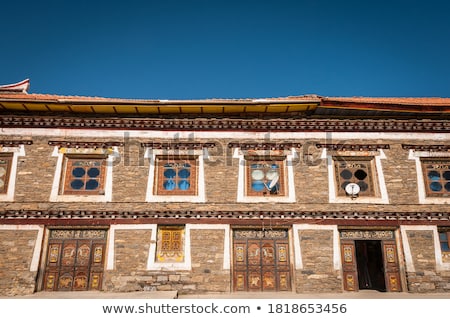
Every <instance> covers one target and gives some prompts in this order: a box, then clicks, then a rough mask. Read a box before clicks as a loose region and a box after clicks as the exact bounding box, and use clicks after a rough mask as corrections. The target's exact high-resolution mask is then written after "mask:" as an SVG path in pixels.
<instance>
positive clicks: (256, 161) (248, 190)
mask: <svg viewBox="0 0 450 319" xmlns="http://www.w3.org/2000/svg"><path fill="white" fill-rule="evenodd" d="M244 159H245V195H246V196H251V197H261V196H263V197H283V196H285V195H286V180H285V175H286V173H285V165H286V156H251V155H249V156H244ZM274 164H275V165H278V166H279V169H278V171H279V181H278V183H277V184H279V191H278V192H277V193H274V194H273V193H271V192H270V191H269V192H267V190H266V189H264V191H261V192H258V191H255V190H253V189H252V168H251V166H252V165H264V166H266V165H268V166H269V167H270V165H274ZM266 169H267V170H269V171H270V168H268V167H264V168H263V169H262V170H263V171H264V173H265V174H264V177H263V178H262V179H263V180H264V181H263V183H264V186H266V184H267V183H268V182H269V180H268V179H267V177H266V174H267V172H265V170H266ZM259 170H261V169H259Z"/></svg>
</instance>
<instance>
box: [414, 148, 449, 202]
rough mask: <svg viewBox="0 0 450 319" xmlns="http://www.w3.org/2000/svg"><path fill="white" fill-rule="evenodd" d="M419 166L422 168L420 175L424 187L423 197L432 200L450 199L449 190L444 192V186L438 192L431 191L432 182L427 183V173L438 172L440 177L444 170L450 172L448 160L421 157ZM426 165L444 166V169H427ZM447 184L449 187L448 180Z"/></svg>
mask: <svg viewBox="0 0 450 319" xmlns="http://www.w3.org/2000/svg"><path fill="white" fill-rule="evenodd" d="M433 162H434V163H433ZM438 162H440V163H438ZM420 164H421V166H422V173H423V174H422V178H423V183H424V186H425V195H426V196H427V197H434V198H448V197H450V190H447V191H446V190H445V186H443V187H442V189H441V190H440V191H433V190H432V189H431V184H432V183H434V182H433V181H431V182H429V180H428V173H429V172H430V171H431V170H434V171H438V172H439V175H440V176H442V174H443V172H444V170H447V171H450V158H439V157H438V158H435V157H421V158H420ZM428 165H438V166H446V167H433V168H430V169H428V168H427V166H428ZM447 184H449V185H450V179H449V180H447Z"/></svg>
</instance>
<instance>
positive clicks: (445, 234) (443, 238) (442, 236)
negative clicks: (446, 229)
mask: <svg viewBox="0 0 450 319" xmlns="http://www.w3.org/2000/svg"><path fill="white" fill-rule="evenodd" d="M439 240H440V241H447V233H439Z"/></svg>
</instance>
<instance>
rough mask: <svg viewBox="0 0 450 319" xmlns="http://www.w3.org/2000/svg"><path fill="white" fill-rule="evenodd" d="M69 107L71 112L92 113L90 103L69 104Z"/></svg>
mask: <svg viewBox="0 0 450 319" xmlns="http://www.w3.org/2000/svg"><path fill="white" fill-rule="evenodd" d="M70 108H71V109H72V111H73V112H83V113H89V112H90V113H92V108H91V105H71V106H70Z"/></svg>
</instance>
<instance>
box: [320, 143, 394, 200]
mask: <svg viewBox="0 0 450 319" xmlns="http://www.w3.org/2000/svg"><path fill="white" fill-rule="evenodd" d="M321 158H322V159H326V160H327V167H328V200H329V202H330V203H338V204H389V197H388V192H387V188H386V181H385V179H384V172H383V166H382V164H381V160H382V159H386V155H385V154H384V152H383V150H382V149H379V155H376V156H375V170H376V176H373V178H374V180H375V178H376V179H377V183H375V186H378V188H379V189H378V190H379V192H380V196H378V197H357V198H354V199H352V198H350V197H347V196H346V197H344V196H337V190H336V183H335V179H336V177H335V169H334V163H333V156H332V155H331V154H328V152H327V149H323V150H322V154H321Z"/></svg>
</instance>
